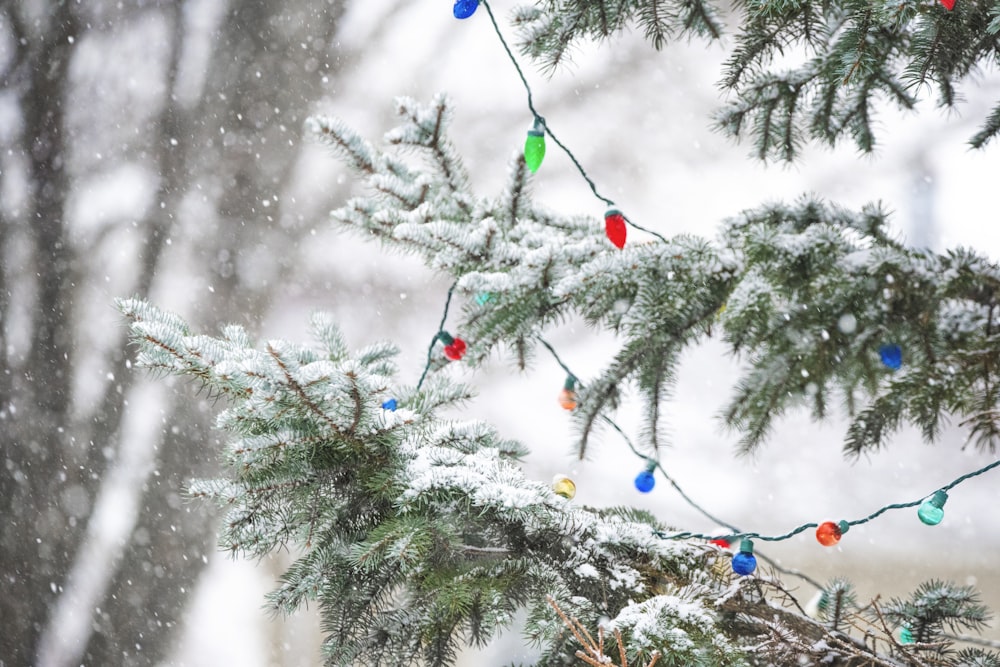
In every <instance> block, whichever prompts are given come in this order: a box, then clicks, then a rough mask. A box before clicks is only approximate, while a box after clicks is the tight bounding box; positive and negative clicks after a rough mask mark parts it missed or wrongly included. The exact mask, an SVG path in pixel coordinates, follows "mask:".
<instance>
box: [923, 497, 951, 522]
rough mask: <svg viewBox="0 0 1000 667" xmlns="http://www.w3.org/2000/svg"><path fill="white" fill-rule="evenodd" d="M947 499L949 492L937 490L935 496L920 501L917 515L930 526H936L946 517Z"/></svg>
mask: <svg viewBox="0 0 1000 667" xmlns="http://www.w3.org/2000/svg"><path fill="white" fill-rule="evenodd" d="M947 501H948V494H947V493H945V492H944V491H935V492H934V495H933V496H931V497H930V498H928V499H927V500H925V501H924V502H922V503H920V507H919V508H917V516H918V517H919V518H920V520H921V521H923V522H924V523H925V524H927V525H928V526H936V525H938V524H939V523H941V519H943V518H944V504H945V503H946V502H947Z"/></svg>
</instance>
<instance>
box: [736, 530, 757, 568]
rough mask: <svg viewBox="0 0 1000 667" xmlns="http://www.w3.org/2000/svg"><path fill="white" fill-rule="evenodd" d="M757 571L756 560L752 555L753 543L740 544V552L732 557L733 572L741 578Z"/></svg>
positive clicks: (744, 542) (747, 541)
mask: <svg viewBox="0 0 1000 667" xmlns="http://www.w3.org/2000/svg"><path fill="white" fill-rule="evenodd" d="M756 569H757V558H756V557H754V555H753V542H751V541H750V540H746V539H745V540H743V541H742V542H740V552H739V553H738V554H736V555H735V556H733V572H735V573H736V574H739V575H741V576H746V575H748V574H751V573H752V572H753V571H754V570H756Z"/></svg>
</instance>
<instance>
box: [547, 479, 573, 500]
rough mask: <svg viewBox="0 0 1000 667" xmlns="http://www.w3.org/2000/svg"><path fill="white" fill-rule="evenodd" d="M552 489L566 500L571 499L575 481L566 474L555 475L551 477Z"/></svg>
mask: <svg viewBox="0 0 1000 667" xmlns="http://www.w3.org/2000/svg"><path fill="white" fill-rule="evenodd" d="M552 491H554V492H555V494H556V495H557V496H562V497H563V498H565V499H566V500H573V497H574V496H576V483H575V482H573V480H571V479H570V478H569V477H567V476H566V475H556V476H555V477H553V478H552Z"/></svg>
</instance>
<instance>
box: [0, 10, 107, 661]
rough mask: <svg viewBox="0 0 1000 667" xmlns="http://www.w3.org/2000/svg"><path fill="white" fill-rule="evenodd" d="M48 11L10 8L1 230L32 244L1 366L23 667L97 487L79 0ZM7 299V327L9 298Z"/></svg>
mask: <svg viewBox="0 0 1000 667" xmlns="http://www.w3.org/2000/svg"><path fill="white" fill-rule="evenodd" d="M52 9H53V11H52V12H51V13H50V15H49V16H48V17H47V18H48V25H47V27H46V29H44V30H42V31H40V32H33V31H31V30H29V29H28V27H27V26H26V25H25V24H24V22H23V21H22V17H21V16H20V15H19V14H18V11H17V9H16V8H12V7H8V9H7V11H6V14H7V18H8V20H9V21H10V25H11V26H13V32H14V34H15V35H16V36H17V42H16V47H15V48H16V49H17V52H18V53H17V55H16V56H15V65H14V69H13V70H12V71H10V72H9V73H8V74H7V76H6V77H5V81H4V84H5V85H4V87H5V88H13V90H14V91H15V94H16V95H17V96H18V98H19V101H20V104H21V107H22V110H23V113H22V118H23V128H22V133H21V136H20V138H19V144H18V145H17V147H16V148H17V150H18V152H19V153H20V156H21V157H22V158H23V160H24V163H25V166H26V172H27V177H28V188H29V191H28V195H29V200H30V201H29V204H28V206H27V207H26V209H24V210H23V211H21V214H20V215H19V216H18V218H17V220H7V221H5V224H6V225H7V226H6V229H5V233H4V236H5V242H7V241H9V240H10V239H11V237H12V236H13V231H14V225H16V226H17V228H18V231H19V232H20V234H22V235H24V236H25V237H27V239H28V240H30V250H29V256H28V257H26V258H25V262H24V264H23V265H18V266H14V267H10V270H9V271H7V275H6V277H5V280H4V282H5V283H6V284H9V283H10V278H11V276H13V275H17V274H21V276H22V279H23V278H24V276H34V277H36V279H35V280H34V285H33V287H34V289H33V299H34V307H33V308H32V309H31V312H30V315H29V322H28V329H29V332H30V338H31V346H30V348H29V349H28V350H26V351H20V352H21V354H20V355H19V357H16V358H14V357H8V359H7V363H8V364H9V365H8V366H7V368H6V369H5V370H7V371H8V372H9V373H10V375H11V377H10V379H9V382H10V384H9V390H8V391H9V394H8V395H7V402H6V404H5V405H3V406H2V410H3V413H4V416H5V417H6V419H5V423H4V424H3V428H0V443H2V449H3V452H4V456H5V459H6V461H5V464H6V465H5V466H4V467H3V469H2V471H0V503H2V506H0V514H2V515H3V516H4V521H3V522H2V524H0V525H2V527H0V562H2V563H3V568H4V572H3V577H4V582H3V584H4V586H3V589H4V590H3V594H2V595H0V617H2V618H3V619H4V626H5V627H4V632H2V633H0V655H3V656H4V657H5V659H7V660H9V661H10V663H11V664H25V665H26V664H31V663H32V662H33V661H34V646H35V645H36V643H37V640H38V636H39V633H40V632H41V629H42V627H43V624H44V622H45V616H46V613H47V609H48V607H49V605H50V603H51V602H52V601H53V600H54V599H55V598H56V596H57V594H58V590H59V586H61V585H62V583H63V575H64V573H65V572H66V570H67V567H68V564H69V563H70V562H71V560H72V558H73V552H74V551H75V544H76V542H77V541H78V540H79V535H80V533H81V530H82V528H83V522H84V518H85V517H84V516H83V514H85V511H83V508H84V507H85V505H86V503H87V501H88V499H89V498H91V497H92V490H93V489H94V487H95V486H96V484H97V482H96V481H95V480H93V479H92V478H91V477H90V476H89V474H88V472H89V471H87V470H85V469H81V464H83V463H85V461H86V458H87V455H86V450H87V445H86V443H81V442H79V441H77V440H76V439H75V438H74V437H73V434H72V433H71V432H70V428H69V427H70V424H69V415H70V408H71V403H70V402H71V387H72V366H73V363H74V360H75V351H74V349H73V339H72V335H73V327H72V323H73V293H74V289H75V284H76V280H75V277H74V274H75V271H76V269H77V267H76V258H75V257H74V256H73V253H72V251H71V248H70V245H69V243H68V241H67V234H66V201H67V194H68V189H69V174H68V173H67V169H66V162H67V145H66V141H67V138H66V137H65V135H64V129H65V116H66V108H67V106H68V100H67V99H66V93H67V81H68V70H69V65H70V59H71V57H72V54H73V49H74V40H75V38H76V36H77V24H76V17H75V15H74V11H75V4H74V3H69V2H65V3H58V4H57V5H56V6H54V7H53V8H52ZM12 223H13V224H12ZM8 294H9V292H8ZM4 306H5V307H7V310H6V312H4V313H3V324H4V326H5V327H7V326H10V325H9V321H8V318H9V315H10V310H9V307H10V304H9V301H5V303H4ZM6 353H7V354H9V351H7V352H6ZM39 501H41V503H42V504H41V506H39ZM78 515H79V516H78Z"/></svg>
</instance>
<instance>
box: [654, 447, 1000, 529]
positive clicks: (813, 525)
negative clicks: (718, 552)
mask: <svg viewBox="0 0 1000 667" xmlns="http://www.w3.org/2000/svg"><path fill="white" fill-rule="evenodd" d="M998 466H1000V460H997V461H994V462H993V463H990V464H987V465H985V466H983V467H982V468H979V469H978V470H973V471H972V472H970V473H966V474H964V475H962V476H961V477H959V478H957V479H955V480H954V481H952V482H949V483H948V484H946V485H944V486H942V487H939V488H940V490H941V491H947V490H949V489H953V488H955V487H956V486H958V485H959V484H961V483H962V482H964V481H966V480H967V479H970V478H972V477H976V476H978V475H982V474H983V473H985V472H988V471H990V470H992V469H993V468H996V467H998ZM928 495H930V494H928ZM927 497H928V496H923V497H922V498H920V500H914V501H911V502H908V503H893V504H891V505H886V506H884V507H881V508H879V509H877V510H875V511H874V512H872V513H871V514H869V515H868V516H866V517H863V518H861V519H854V520H853V521H848V522H847V524H848V525H849V526H859V525H861V524H863V523H868V522H869V521H871V520H872V519H875V518H877V517H879V516H881V515H883V514H885V513H886V512H888V511H889V510H900V509H906V508H908V507H917V506H918V505H920V504H921V503H922V502H924V500H925V499H926V498H927ZM818 526H819V524H818V523H806V524H803V525H801V526H799V527H797V528H794V529H793V530H790V531H788V532H787V533H783V534H781V535H761V534H760V533H742V532H735V533H733V534H732V535H724V536H722V537H725V538H726V539H728V540H729V541H734V540H737V539H743V538H746V539H754V540H761V541H762V542H781V541H784V540H787V539H790V538H792V537H795V536H796V535H798V534H799V533H801V532H803V531H806V530H809V529H810V528H817V527H818ZM659 537H662V538H663V539H665V540H681V539H703V540H712V539H717V538H718V537H720V536H719V535H705V534H703V533H691V532H679V533H659Z"/></svg>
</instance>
